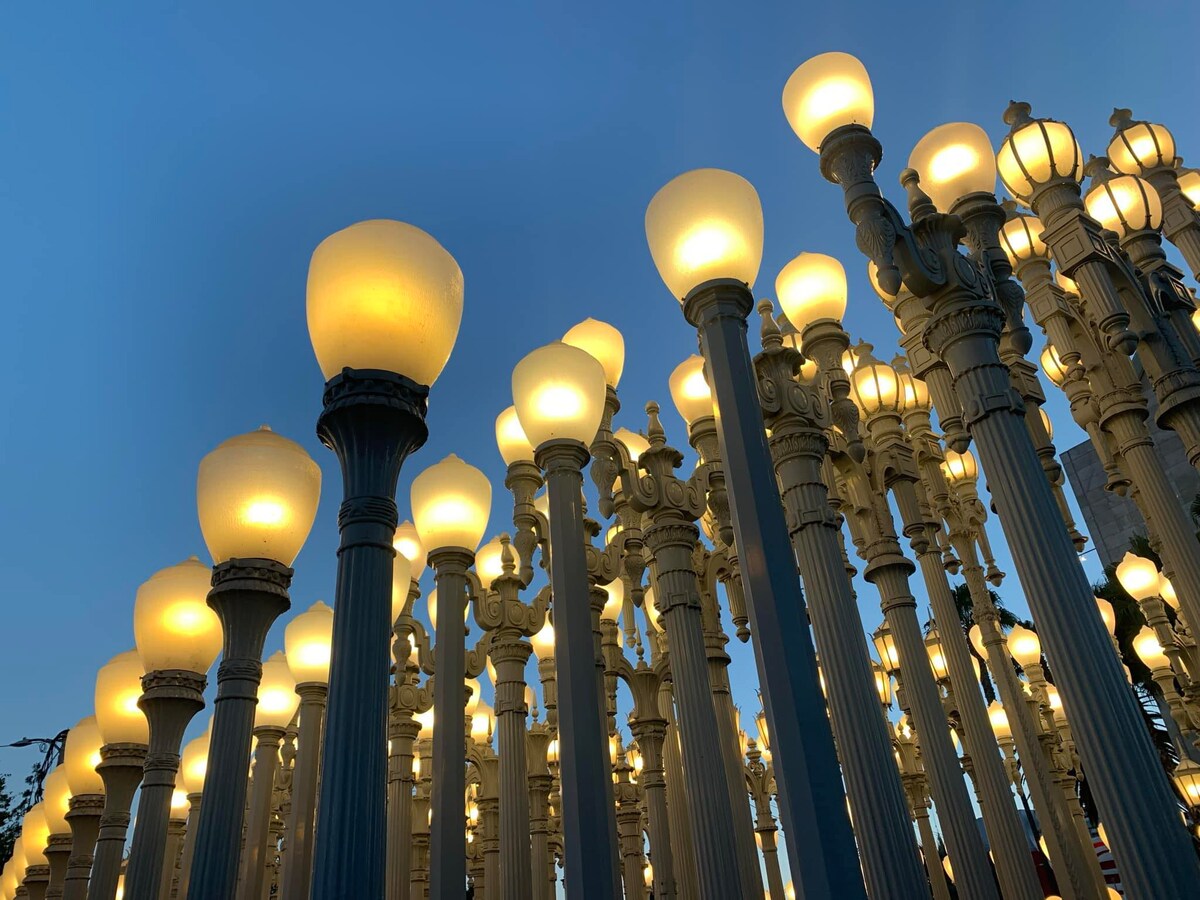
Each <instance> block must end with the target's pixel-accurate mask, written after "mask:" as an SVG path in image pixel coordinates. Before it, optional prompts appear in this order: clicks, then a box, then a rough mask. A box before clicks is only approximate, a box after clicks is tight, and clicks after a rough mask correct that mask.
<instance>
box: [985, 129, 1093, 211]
mask: <svg viewBox="0 0 1200 900" xmlns="http://www.w3.org/2000/svg"><path fill="white" fill-rule="evenodd" d="M996 166H997V168H998V169H999V170H1000V180H1001V181H1003V182H1004V186H1005V187H1006V188H1007V189H1008V192H1009V193H1010V194H1012V195H1013V196H1014V197H1016V198H1017V199H1018V200H1020V201H1021V202H1022V203H1025V204H1028V203H1029V201H1030V200H1031V199H1032V197H1033V195H1034V193H1035V192H1036V191H1037V189H1038V188H1039V187H1041V186H1042V185H1045V184H1049V183H1050V182H1052V181H1058V180H1060V179H1068V180H1071V181H1076V182H1077V181H1079V179H1080V178H1081V177H1083V150H1082V149H1080V147H1079V142H1078V141H1077V140H1075V134H1074V132H1072V131H1071V129H1070V128H1069V127H1068V126H1067V125H1065V124H1064V123H1062V122H1055V121H1054V120H1053V119H1033V120H1031V121H1029V122H1027V123H1026V124H1024V125H1021V126H1020V127H1019V128H1017V129H1016V130H1014V131H1013V132H1012V133H1011V134H1009V135H1008V136H1007V137H1006V138H1005V139H1004V143H1002V144H1001V145H1000V151H999V152H998V153H997V154H996Z"/></svg>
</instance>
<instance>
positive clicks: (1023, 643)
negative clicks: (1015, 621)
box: [1008, 625, 1042, 666]
mask: <svg viewBox="0 0 1200 900" xmlns="http://www.w3.org/2000/svg"><path fill="white" fill-rule="evenodd" d="M1008 652H1009V653H1010V654H1012V658H1013V659H1015V660H1016V661H1017V662H1018V663H1020V664H1021V665H1022V666H1036V665H1038V664H1040V663H1041V661H1042V642H1041V639H1040V638H1039V637H1038V636H1037V634H1036V633H1035V632H1033V631H1031V630H1030V629H1028V628H1026V627H1024V626H1023V625H1014V626H1013V627H1012V631H1010V632H1009V633H1008Z"/></svg>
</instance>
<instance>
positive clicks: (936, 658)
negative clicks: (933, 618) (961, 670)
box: [925, 628, 950, 681]
mask: <svg viewBox="0 0 1200 900" xmlns="http://www.w3.org/2000/svg"><path fill="white" fill-rule="evenodd" d="M925 653H926V654H927V655H928V656H929V668H931V669H933V677H934V678H936V679H937V680H938V681H945V680H946V679H947V678H949V677H950V667H949V665H948V664H947V663H946V655H945V653H943V652H942V639H941V637H940V636H939V635H938V632H937V629H936V628H931V629H930V630H929V634H927V635H926V636H925Z"/></svg>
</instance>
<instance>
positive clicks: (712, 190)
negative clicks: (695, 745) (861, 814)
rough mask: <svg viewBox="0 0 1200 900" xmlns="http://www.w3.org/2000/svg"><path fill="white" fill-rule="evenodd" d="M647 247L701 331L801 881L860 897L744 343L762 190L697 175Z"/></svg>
mask: <svg viewBox="0 0 1200 900" xmlns="http://www.w3.org/2000/svg"><path fill="white" fill-rule="evenodd" d="M646 239H647V241H648V243H649V245H650V254H651V256H652V257H653V259H654V264H655V266H656V267H657V268H658V272H659V275H660V276H661V277H662V279H663V281H664V282H665V283H666V285H667V288H668V289H669V290H670V292H671V294H672V296H674V297H675V298H676V299H678V300H679V301H680V302H681V303H682V309H683V313H684V316H685V317H686V318H687V320H688V322H690V323H691V324H692V325H693V326H694V327H695V328H696V329H697V331H698V333H699V336H700V346H701V351H702V352H703V354H704V359H705V368H706V373H707V376H708V380H709V383H710V384H711V386H712V393H713V399H714V406H715V411H716V413H717V417H716V418H717V434H718V438H719V444H720V448H721V460H722V463H723V464H724V467H725V478H726V482H727V485H728V488H729V499H730V506H731V510H732V515H733V530H734V533H735V535H736V540H737V546H738V550H739V553H740V556H739V561H740V564H741V573H742V581H743V583H744V585H745V588H746V599H747V608H748V612H749V616H750V622H751V629H752V632H753V636H754V649H755V660H756V662H757V664H758V674H759V682H760V684H761V685H762V691H763V703H764V706H765V708H766V712H767V717H768V718H769V719H770V721H771V728H772V735H773V740H774V743H775V745H776V751H777V752H776V757H775V758H776V772H775V780H776V783H777V784H778V786H779V806H780V813H781V816H780V817H781V819H782V821H783V827H784V834H785V836H786V838H787V846H788V860H789V862H790V863H791V866H792V874H793V878H794V880H795V881H796V882H797V883H799V884H803V885H804V895H805V896H806V897H809V898H817V897H832V896H835V895H836V896H841V897H844V898H847V900H849V898H851V897H861V896H863V884H862V871H861V869H860V868H859V861H858V856H857V853H856V851H855V847H854V838H853V834H852V832H851V830H850V822H849V817H848V816H847V813H846V804H845V794H844V793H843V790H842V786H841V779H840V778H839V773H838V767H837V757H836V754H835V752H834V747H833V735H832V732H831V731H830V726H829V720H828V718H827V717H826V714H825V703H824V701H823V700H822V698H821V692H820V687H819V686H818V683H817V664H816V652H815V650H814V648H813V644H812V637H811V635H810V634H809V626H808V619H807V616H806V614H805V609H804V602H803V599H802V596H801V592H800V583H799V580H798V579H797V577H796V558H795V556H794V555H793V553H792V548H791V547H790V546H789V543H788V533H787V526H786V523H785V521H784V514H783V508H782V506H781V504H780V502H779V488H778V485H777V484H776V480H775V473H774V470H773V468H772V465H771V454H770V450H769V449H768V448H767V440H766V434H765V432H764V430H763V422H762V413H761V410H760V407H759V402H758V388H757V385H756V383H755V373H754V366H753V363H752V362H751V360H750V350H749V346H748V344H747V341H746V330H747V325H746V317H747V316H748V315H749V314H750V311H751V310H752V309H753V308H754V296H753V294H751V292H750V287H751V285H753V283H754V279H755V277H756V276H757V275H758V268H759V264H760V262H761V260H762V242H763V219H762V206H761V204H760V203H759V199H758V194H757V193H756V192H755V190H754V188H753V186H752V185H751V184H750V183H749V182H747V181H746V180H745V179H744V178H742V177H740V176H739V175H735V174H734V173H732V172H726V171H723V170H720V169H697V170H694V171H691V172H687V173H685V174H683V175H680V176H679V177H677V178H675V179H674V180H672V181H671V182H669V183H668V184H667V185H666V186H664V187H663V188H662V189H660V190H659V192H658V193H657V194H655V196H654V198H653V199H652V200H651V201H650V205H649V207H648V208H647V210H646Z"/></svg>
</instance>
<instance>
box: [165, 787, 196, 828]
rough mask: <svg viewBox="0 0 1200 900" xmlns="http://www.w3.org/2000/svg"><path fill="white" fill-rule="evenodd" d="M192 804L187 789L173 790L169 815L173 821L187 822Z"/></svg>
mask: <svg viewBox="0 0 1200 900" xmlns="http://www.w3.org/2000/svg"><path fill="white" fill-rule="evenodd" d="M190 805H191V804H189V803H188V798H187V793H186V792H185V791H180V790H174V791H171V808H170V810H169V811H168V813H167V815H168V817H169V818H170V820H171V821H172V822H186V821H187V817H188V809H189V807H190Z"/></svg>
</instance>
